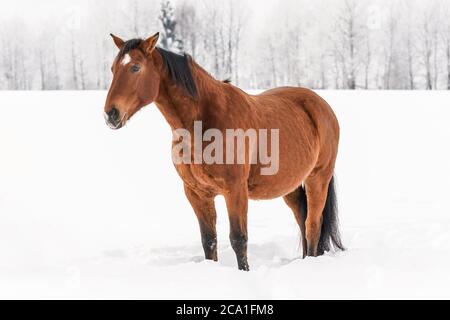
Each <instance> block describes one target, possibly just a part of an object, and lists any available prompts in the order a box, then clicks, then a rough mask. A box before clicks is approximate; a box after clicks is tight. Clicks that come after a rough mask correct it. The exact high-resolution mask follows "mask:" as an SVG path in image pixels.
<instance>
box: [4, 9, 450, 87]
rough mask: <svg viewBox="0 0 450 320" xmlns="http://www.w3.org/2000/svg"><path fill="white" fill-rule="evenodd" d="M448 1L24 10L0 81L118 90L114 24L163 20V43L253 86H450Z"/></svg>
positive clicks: (152, 25)
mask: <svg viewBox="0 0 450 320" xmlns="http://www.w3.org/2000/svg"><path fill="white" fill-rule="evenodd" d="M448 2H449V1H446V0H427V1H426V0H373V1H370V0H316V1H310V0H283V1H262V2H259V1H251V0H240V1H238V0H225V1H220V2H219V1H208V0H196V1H188V0H172V1H169V0H163V1H161V0H129V1H111V0H109V1H107V0H99V1H96V2H89V3H88V4H85V5H83V6H78V7H77V6H75V7H72V8H68V9H67V11H66V12H58V13H57V14H55V15H54V16H51V18H49V17H43V18H42V19H41V20H39V23H29V22H28V21H27V20H25V19H23V18H21V17H20V16H14V17H9V18H5V19H2V21H0V89H3V90H97V89H106V88H108V86H109V84H110V81H111V71H110V67H111V63H112V61H113V59H114V56H115V54H116V53H117V51H116V50H117V49H116V48H115V47H114V45H113V44H112V41H111V39H110V38H109V33H111V32H112V33H114V34H117V35H119V36H121V37H123V38H133V37H145V36H148V35H151V34H153V33H155V32H156V31H160V32H161V40H160V44H159V45H160V46H162V47H165V48H167V49H169V50H173V51H177V52H186V53H188V54H190V55H191V56H192V57H193V58H194V59H195V60H196V61H197V62H198V63H199V64H200V65H202V66H203V67H204V68H205V69H206V70H207V71H209V72H210V73H211V74H212V75H213V76H214V77H216V78H219V79H230V80H231V81H232V82H233V83H235V84H236V85H239V86H241V87H243V88H247V89H264V88H269V87H275V86H283V85H293V86H306V87H311V88H314V89H387V90H389V89H404V90H414V89H427V90H437V89H445V90H447V89H449V90H450V19H448V17H449V13H450V4H449V3H448Z"/></svg>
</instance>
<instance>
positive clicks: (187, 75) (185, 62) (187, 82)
mask: <svg viewBox="0 0 450 320" xmlns="http://www.w3.org/2000/svg"><path fill="white" fill-rule="evenodd" d="M142 41H143V40H142V39H132V40H128V41H127V42H125V43H124V44H123V46H122V49H120V52H119V58H122V57H123V56H124V55H126V54H127V53H129V52H130V51H131V50H134V49H139V46H140V45H141V43H142ZM156 50H158V52H159V53H160V54H161V57H162V59H163V63H164V67H165V68H166V70H167V73H168V74H169V77H170V78H171V79H172V80H173V81H174V82H175V83H176V84H177V86H180V87H182V88H184V89H185V90H186V91H187V92H188V93H189V94H190V95H191V96H192V97H196V96H197V86H196V84H195V81H194V77H193V76H192V69H191V65H190V60H191V59H192V58H191V57H190V56H189V55H187V54H177V53H174V52H171V51H168V50H165V49H163V48H160V47H157V48H156Z"/></svg>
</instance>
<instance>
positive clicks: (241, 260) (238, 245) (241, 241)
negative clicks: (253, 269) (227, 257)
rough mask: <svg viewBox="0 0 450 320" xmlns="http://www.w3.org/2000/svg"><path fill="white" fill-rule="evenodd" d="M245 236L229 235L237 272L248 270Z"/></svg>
mask: <svg viewBox="0 0 450 320" xmlns="http://www.w3.org/2000/svg"><path fill="white" fill-rule="evenodd" d="M247 241H248V239H247V236H246V235H244V234H233V233H232V234H231V235H230V242H231V247H232V248H233V250H234V252H235V253H236V259H237V263H238V268H239V270H244V271H249V270H250V268H249V266H248V261H247Z"/></svg>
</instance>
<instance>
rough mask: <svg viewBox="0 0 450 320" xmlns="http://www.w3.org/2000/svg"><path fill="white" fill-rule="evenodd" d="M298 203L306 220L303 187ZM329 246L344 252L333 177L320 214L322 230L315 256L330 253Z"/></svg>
mask: <svg viewBox="0 0 450 320" xmlns="http://www.w3.org/2000/svg"><path fill="white" fill-rule="evenodd" d="M300 203H301V204H300V206H301V207H300V212H301V213H302V215H303V217H304V218H305V220H306V217H307V209H306V208H307V198H306V193H305V189H304V187H301V188H300ZM303 217H302V218H303ZM331 246H333V248H334V250H342V251H344V250H345V248H344V245H343V244H342V241H341V235H340V232H339V219H338V207H337V198H336V187H335V183H334V177H332V178H331V181H330V184H329V185H328V194H327V200H326V202H325V207H324V209H323V213H322V229H321V232H320V240H319V245H318V247H317V254H319V255H322V254H324V252H326V251H330V249H331Z"/></svg>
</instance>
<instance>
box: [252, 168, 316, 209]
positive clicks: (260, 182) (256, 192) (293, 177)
mask: <svg viewBox="0 0 450 320" xmlns="http://www.w3.org/2000/svg"><path fill="white" fill-rule="evenodd" d="M313 167H314V165H313V164H311V165H309V166H300V165H298V166H291V170H286V169H284V170H283V169H282V168H280V170H279V171H278V173H277V174H275V175H261V174H260V172H258V171H259V168H257V169H256V172H255V173H254V174H253V175H251V176H250V178H249V180H248V192H249V198H250V199H253V200H269V199H275V198H279V197H283V196H285V195H287V194H289V193H291V192H293V191H294V190H296V189H297V188H298V187H299V186H300V185H301V184H302V182H303V181H305V179H306V178H307V176H308V175H309V173H310V172H311V171H312V169H313Z"/></svg>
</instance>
